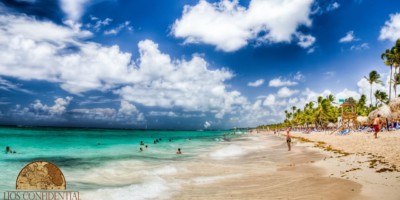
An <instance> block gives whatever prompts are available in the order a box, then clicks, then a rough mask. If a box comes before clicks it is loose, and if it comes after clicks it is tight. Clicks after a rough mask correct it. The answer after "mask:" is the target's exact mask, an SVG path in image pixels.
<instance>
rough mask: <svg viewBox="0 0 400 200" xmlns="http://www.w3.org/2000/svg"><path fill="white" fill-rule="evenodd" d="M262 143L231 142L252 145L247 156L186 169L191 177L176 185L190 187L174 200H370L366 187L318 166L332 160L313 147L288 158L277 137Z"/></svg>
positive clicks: (183, 188) (209, 161) (263, 139)
mask: <svg viewBox="0 0 400 200" xmlns="http://www.w3.org/2000/svg"><path fill="white" fill-rule="evenodd" d="M257 137H259V139H260V140H259V141H231V143H232V144H234V145H239V146H246V147H249V145H250V151H249V152H248V154H246V155H243V156H240V157H236V158H229V159H221V160H218V159H216V160H215V159H209V158H204V159H200V160H199V161H198V162H193V163H190V164H186V166H185V167H186V168H188V169H190V172H188V173H184V174H182V175H178V176H176V177H175V179H180V180H189V181H186V182H184V183H183V184H181V190H180V192H177V193H176V194H175V195H174V196H173V197H172V198H171V199H182V200H183V199H226V198H229V199H332V200H333V199H367V198H366V197H363V196H362V195H361V188H362V185H361V184H359V183H356V182H354V181H350V180H346V179H343V178H337V177H329V176H327V174H328V172H327V169H325V168H324V166H317V165H315V163H316V162H318V161H322V160H323V159H324V158H326V155H324V154H323V153H320V152H318V151H317V150H314V149H310V148H309V147H307V146H296V147H295V149H294V150H293V151H291V152H288V151H287V147H286V144H285V143H284V141H282V140H281V139H280V138H278V137H276V136H257ZM266 142H267V143H266ZM253 144H254V146H256V147H255V148H254V149H251V147H252V145H253ZM262 145H266V146H268V145H272V146H269V147H267V148H262V147H261V146H262ZM257 147H260V148H257ZM192 177H197V178H194V179H193V178H192ZM199 177H200V178H199Z"/></svg>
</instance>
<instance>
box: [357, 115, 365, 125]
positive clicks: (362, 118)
mask: <svg viewBox="0 0 400 200" xmlns="http://www.w3.org/2000/svg"><path fill="white" fill-rule="evenodd" d="M357 122H358V123H360V124H368V117H367V116H365V117H364V116H358V117H357Z"/></svg>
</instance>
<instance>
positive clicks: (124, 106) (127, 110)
mask: <svg viewBox="0 0 400 200" xmlns="http://www.w3.org/2000/svg"><path fill="white" fill-rule="evenodd" d="M118 112H119V113H121V114H124V115H132V114H134V113H138V110H137V109H136V106H135V105H133V104H131V103H129V102H127V101H124V100H122V101H121V107H120V109H119V110H118Z"/></svg>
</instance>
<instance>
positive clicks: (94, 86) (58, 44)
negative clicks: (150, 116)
mask: <svg viewBox="0 0 400 200" xmlns="http://www.w3.org/2000/svg"><path fill="white" fill-rule="evenodd" d="M66 23H67V24H69V26H60V25H56V24H54V23H52V22H48V21H38V20H36V19H34V18H31V17H27V16H14V15H0V57H1V58H2V59H0V75H4V76H10V77H14V78H17V79H22V80H42V81H49V82H53V83H57V84H60V85H61V88H62V89H64V90H65V91H67V92H69V93H72V94H77V95H82V94H83V93H84V92H87V91H92V90H99V91H103V92H107V91H113V92H114V93H115V94H119V95H120V96H121V98H122V99H123V100H126V101H128V102H131V103H139V104H142V105H144V106H155V107H161V108H172V107H178V108H181V109H183V111H200V112H211V113H214V114H215V116H216V117H217V118H222V117H223V116H224V115H225V114H228V113H234V112H237V110H238V109H239V108H240V107H241V106H242V105H243V104H246V103H248V102H247V99H246V98H245V97H243V96H242V95H241V94H240V93H239V92H238V91H229V90H228V89H227V86H226V85H225V83H224V82H225V81H226V80H229V79H231V78H232V77H233V73H232V72H230V71H229V70H227V69H215V70H211V69H209V66H208V65H209V64H208V63H207V62H206V61H205V60H204V59H203V58H202V57H200V56H199V55H194V56H193V57H192V58H191V59H190V60H185V59H176V60H173V59H171V58H170V56H169V55H167V54H164V53H162V52H160V51H159V49H158V44H156V43H154V42H153V41H151V40H144V41H141V42H139V44H138V47H139V53H140V54H139V58H138V59H136V60H133V59H132V55H131V54H130V53H125V52H122V51H121V50H120V49H119V47H118V46H116V45H114V46H110V47H106V46H102V45H100V44H98V43H94V42H87V41H85V40H84V39H86V38H87V37H89V36H91V35H92V34H91V33H90V32H88V31H82V30H81V29H80V25H79V24H76V23H73V22H72V21H68V22H66ZM32 30H35V31H32ZM10 69H13V70H10ZM117 86H118V88H119V89H118V90H116V88H117Z"/></svg>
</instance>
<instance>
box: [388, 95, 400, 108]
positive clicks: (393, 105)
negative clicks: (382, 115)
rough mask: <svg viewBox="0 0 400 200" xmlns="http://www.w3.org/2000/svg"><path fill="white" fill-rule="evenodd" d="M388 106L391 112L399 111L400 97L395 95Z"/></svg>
mask: <svg viewBox="0 0 400 200" xmlns="http://www.w3.org/2000/svg"><path fill="white" fill-rule="evenodd" d="M389 106H390V110H391V111H392V112H400V97H397V98H395V99H393V100H392V101H390V103H389Z"/></svg>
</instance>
